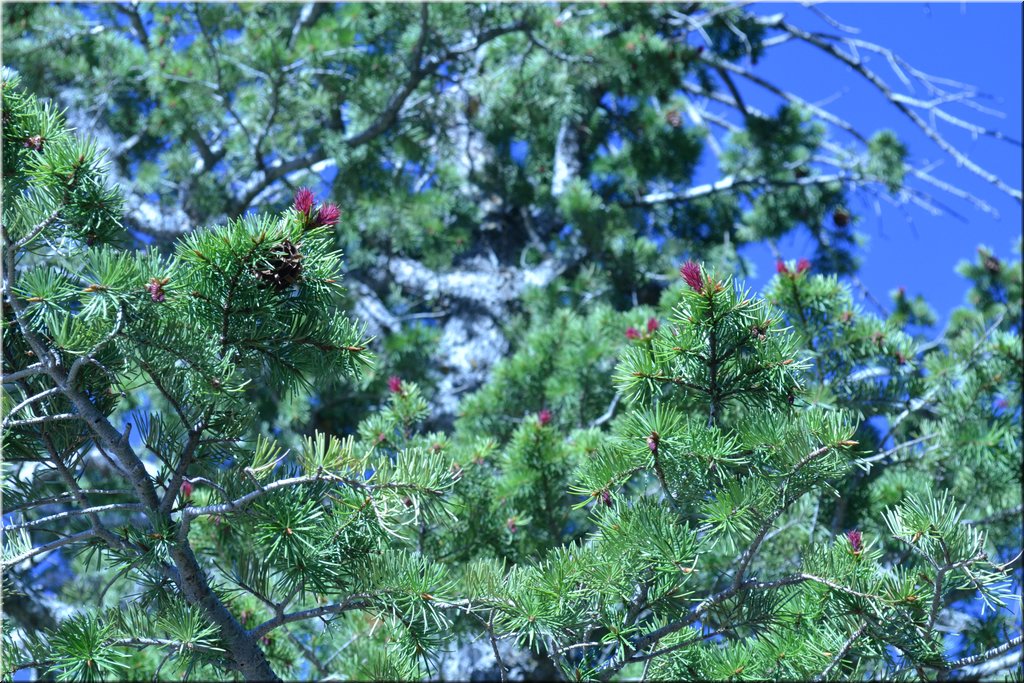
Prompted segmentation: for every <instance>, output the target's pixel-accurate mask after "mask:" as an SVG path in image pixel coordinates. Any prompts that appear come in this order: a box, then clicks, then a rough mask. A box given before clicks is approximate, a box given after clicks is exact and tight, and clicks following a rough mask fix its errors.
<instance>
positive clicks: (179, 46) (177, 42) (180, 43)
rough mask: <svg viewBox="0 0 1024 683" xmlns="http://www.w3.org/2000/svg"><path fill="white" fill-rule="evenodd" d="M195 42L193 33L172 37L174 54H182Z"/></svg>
mask: <svg viewBox="0 0 1024 683" xmlns="http://www.w3.org/2000/svg"><path fill="white" fill-rule="evenodd" d="M194 42H196V34H195V33H181V34H179V35H177V36H175V37H174V42H173V43H172V46H173V47H174V51H175V52H184V51H185V50H187V49H189V48H190V47H191V46H192V43H194Z"/></svg>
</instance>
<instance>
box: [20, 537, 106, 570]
mask: <svg viewBox="0 0 1024 683" xmlns="http://www.w3.org/2000/svg"><path fill="white" fill-rule="evenodd" d="M94 536H96V532H95V531H93V530H92V529H89V530H87V531H80V532H79V533H77V534H71V535H69V536H64V537H63V538H58V539H57V540H56V541H50V542H49V543H44V544H43V545H38V546H34V547H32V548H29V549H28V550H26V551H25V552H23V553H21V554H20V555H15V556H14V557H12V558H11V559H9V560H7V561H5V562H3V563H0V569H3V570H7V569H10V568H11V567H14V566H15V565H18V564H20V563H22V562H24V561H25V560H27V559H29V558H32V557H35V556H36V555H41V554H43V553H48V552H50V551H51V550H56V549H57V548H63V547H64V546H66V545H69V544H71V543H80V542H82V541H85V540H88V539H90V538H92V537H94Z"/></svg>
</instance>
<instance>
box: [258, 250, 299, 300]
mask: <svg viewBox="0 0 1024 683" xmlns="http://www.w3.org/2000/svg"><path fill="white" fill-rule="evenodd" d="M301 246H302V244H301V243H299V244H292V243H291V241H290V240H285V241H284V242H281V244H279V245H277V246H276V247H274V248H273V249H272V250H271V251H270V258H269V259H267V260H266V261H265V262H264V265H265V267H264V268H260V269H257V271H256V277H258V278H259V279H260V280H261V281H262V284H263V286H265V287H270V286H273V287H274V289H276V290H277V291H279V292H283V291H284V290H286V289H288V288H289V287H291V286H292V285H294V284H295V283H296V282H298V281H299V280H301V279H302V254H301V253H300V252H299V247H301Z"/></svg>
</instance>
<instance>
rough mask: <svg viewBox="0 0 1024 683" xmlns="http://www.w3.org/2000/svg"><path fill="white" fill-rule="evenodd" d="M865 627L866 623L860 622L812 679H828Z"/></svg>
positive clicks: (862, 633)
mask: <svg viewBox="0 0 1024 683" xmlns="http://www.w3.org/2000/svg"><path fill="white" fill-rule="evenodd" d="M867 627H868V625H867V624H865V623H862V624H861V625H860V626H859V627H858V628H857V630H856V631H854V632H853V633H852V634H851V635H850V637H849V638H848V639H847V640H846V642H845V643H843V646H842V647H841V648H839V652H837V653H836V655H835V657H833V658H832V661H830V662H829V663H828V666H826V667H825V668H824V670H823V671H822V672H821V673H820V674H818V675H817V676H815V677H814V680H816V681H825V680H828V677H829V675H830V674H831V673H832V670H833V669H835V668H836V667H837V666H839V664H840V662H842V661H843V658H844V657H846V655H847V654H849V652H850V649H851V648H852V647H853V644H854V643H856V642H857V640H859V639H860V637H861V636H862V635H864V631H865V630H866V629H867Z"/></svg>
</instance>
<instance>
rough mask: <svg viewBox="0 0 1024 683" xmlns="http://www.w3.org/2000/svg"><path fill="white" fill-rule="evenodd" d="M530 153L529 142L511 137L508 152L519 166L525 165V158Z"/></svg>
mask: <svg viewBox="0 0 1024 683" xmlns="http://www.w3.org/2000/svg"><path fill="white" fill-rule="evenodd" d="M529 153H530V143H529V142H527V141H526V140H521V139H519V138H513V139H512V140H510V141H509V143H508V154H509V156H510V157H511V158H512V161H513V162H515V164H516V165H517V166H519V167H520V168H522V167H525V166H526V158H527V156H528V155H529Z"/></svg>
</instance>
